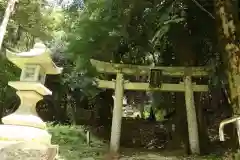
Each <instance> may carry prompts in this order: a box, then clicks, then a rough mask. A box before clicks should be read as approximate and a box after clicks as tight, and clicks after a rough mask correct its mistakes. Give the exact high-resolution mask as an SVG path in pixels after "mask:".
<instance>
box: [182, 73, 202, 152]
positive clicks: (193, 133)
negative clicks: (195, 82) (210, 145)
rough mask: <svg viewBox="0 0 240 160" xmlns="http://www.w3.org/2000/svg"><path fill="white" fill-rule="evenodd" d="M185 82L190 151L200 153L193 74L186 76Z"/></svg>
mask: <svg viewBox="0 0 240 160" xmlns="http://www.w3.org/2000/svg"><path fill="white" fill-rule="evenodd" d="M184 83H185V101H186V111H187V121H188V135H189V145H190V151H191V153H192V154H200V148H199V136H198V123H197V116H196V109H195V105H194V96H193V89H192V79H191V76H185V78H184Z"/></svg>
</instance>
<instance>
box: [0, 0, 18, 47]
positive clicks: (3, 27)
mask: <svg viewBox="0 0 240 160" xmlns="http://www.w3.org/2000/svg"><path fill="white" fill-rule="evenodd" d="M16 2H17V0H9V1H8V5H7V8H6V10H5V14H4V17H3V21H2V24H1V26H0V50H1V48H2V43H3V39H4V35H5V33H6V29H7V25H8V21H9V18H10V16H11V13H12V12H13V9H14V5H15V3H16Z"/></svg>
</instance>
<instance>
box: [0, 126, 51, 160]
mask: <svg viewBox="0 0 240 160" xmlns="http://www.w3.org/2000/svg"><path fill="white" fill-rule="evenodd" d="M1 141H7V143H9V142H8V141H24V142H35V143H44V144H49V145H50V144H51V135H50V134H49V133H48V132H47V131H46V130H43V129H39V128H34V127H28V126H18V125H0V149H1ZM0 160H1V159H0Z"/></svg>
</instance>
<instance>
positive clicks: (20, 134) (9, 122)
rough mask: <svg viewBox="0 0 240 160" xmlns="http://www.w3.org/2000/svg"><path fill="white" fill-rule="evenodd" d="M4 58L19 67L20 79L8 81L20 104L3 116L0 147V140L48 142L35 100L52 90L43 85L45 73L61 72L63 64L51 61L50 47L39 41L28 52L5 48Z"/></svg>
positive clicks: (48, 143)
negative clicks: (5, 54)
mask: <svg viewBox="0 0 240 160" xmlns="http://www.w3.org/2000/svg"><path fill="white" fill-rule="evenodd" d="M7 58H8V60H9V61H11V62H12V63H13V64H15V65H16V66H17V67H19V68H20V69H21V70H22V72H21V76H20V81H10V82H9V83H8V85H9V86H11V87H13V88H15V89H16V90H17V95H18V96H19V98H20V100H21V104H20V106H19V108H18V109H17V110H16V111H15V112H14V113H12V114H10V115H8V116H6V117H3V118H2V122H3V123H4V125H0V149H1V148H3V147H4V145H3V144H5V145H7V144H12V143H16V142H36V143H41V144H46V145H51V135H50V134H49V133H48V132H47V128H46V124H45V123H44V122H43V121H42V119H41V118H40V117H39V116H38V114H37V112H36V104H37V102H38V101H40V100H42V99H43V96H45V95H51V94H52V92H51V91H50V90H49V89H48V88H46V87H45V86H44V83H45V77H46V75H47V74H51V75H57V74H61V72H62V68H59V67H57V66H56V65H55V64H54V62H53V61H52V59H51V57H50V50H49V49H48V48H46V46H45V45H44V44H42V43H36V44H35V45H34V48H33V49H31V50H30V51H29V52H22V53H13V52H10V51H7ZM3 141H5V142H7V143H3Z"/></svg>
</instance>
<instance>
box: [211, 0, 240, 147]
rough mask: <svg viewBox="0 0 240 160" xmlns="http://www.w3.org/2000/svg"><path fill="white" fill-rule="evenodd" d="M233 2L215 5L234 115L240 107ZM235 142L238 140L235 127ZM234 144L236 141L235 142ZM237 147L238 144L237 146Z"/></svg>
mask: <svg viewBox="0 0 240 160" xmlns="http://www.w3.org/2000/svg"><path fill="white" fill-rule="evenodd" d="M232 3H233V2H232V1H230V0H215V1H214V7H215V13H216V20H217V23H218V24H217V27H218V39H219V46H221V48H220V49H221V58H222V61H223V64H224V67H225V73H226V75H227V77H228V87H229V96H230V100H231V107H232V110H233V114H234V115H239V114H240V109H239V94H238V92H239V91H238V88H239V79H238V76H240V68H239V56H240V51H239V43H238V41H237V33H236V23H235V20H236V15H235V14H234V13H235V11H234V6H233V4H232ZM234 134H235V136H234V137H233V139H232V140H233V142H234V141H236V132H235V128H234ZM233 144H234V143H233ZM235 147H236V146H235Z"/></svg>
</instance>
